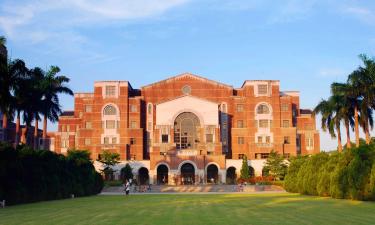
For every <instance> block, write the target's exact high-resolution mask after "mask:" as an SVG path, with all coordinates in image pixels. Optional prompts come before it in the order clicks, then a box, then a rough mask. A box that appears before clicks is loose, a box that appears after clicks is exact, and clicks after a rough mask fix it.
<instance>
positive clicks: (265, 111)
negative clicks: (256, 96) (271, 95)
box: [257, 104, 270, 114]
mask: <svg viewBox="0 0 375 225" xmlns="http://www.w3.org/2000/svg"><path fill="white" fill-rule="evenodd" d="M269 113H270V109H269V108H268V106H267V105H266V104H261V105H259V106H258V108H257V114H269Z"/></svg>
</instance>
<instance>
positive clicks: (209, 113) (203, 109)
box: [156, 95, 219, 126]
mask: <svg viewBox="0 0 375 225" xmlns="http://www.w3.org/2000/svg"><path fill="white" fill-rule="evenodd" d="M184 112H191V113H194V114H195V115H196V116H197V117H198V118H199V120H200V124H201V125H202V126H203V125H215V126H217V125H218V124H219V113H218V104H217V103H215V102H211V101H208V100H206V99H202V98H198V97H194V96H190V95H186V96H182V97H178V98H175V99H172V100H169V101H166V102H162V103H160V104H157V105H156V125H171V126H173V124H174V120H175V119H176V117H177V116H178V115H180V114H181V113H184Z"/></svg>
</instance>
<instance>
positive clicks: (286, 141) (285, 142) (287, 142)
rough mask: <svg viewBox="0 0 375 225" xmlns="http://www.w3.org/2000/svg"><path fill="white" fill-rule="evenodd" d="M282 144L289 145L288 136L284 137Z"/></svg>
mask: <svg viewBox="0 0 375 225" xmlns="http://www.w3.org/2000/svg"><path fill="white" fill-rule="evenodd" d="M284 144H290V137H289V136H285V137H284Z"/></svg>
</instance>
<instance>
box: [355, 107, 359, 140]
mask: <svg viewBox="0 0 375 225" xmlns="http://www.w3.org/2000/svg"><path fill="white" fill-rule="evenodd" d="M354 120H355V121H354V127H355V145H356V146H357V147H359V122H358V107H357V106H355V107H354Z"/></svg>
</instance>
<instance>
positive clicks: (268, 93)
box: [51, 73, 320, 184]
mask: <svg viewBox="0 0 375 225" xmlns="http://www.w3.org/2000/svg"><path fill="white" fill-rule="evenodd" d="M51 135H52V136H54V143H53V144H54V150H55V151H56V152H60V153H65V152H66V151H67V150H68V149H71V148H75V149H88V150H90V152H91V157H92V158H93V159H97V158H98V157H99V155H100V153H101V152H102V151H103V150H105V149H107V150H110V151H112V152H117V153H119V154H120V155H121V160H123V161H124V163H125V162H129V163H130V164H131V165H132V167H133V169H134V172H135V174H136V175H137V176H138V179H139V181H140V182H147V181H150V182H151V183H170V184H172V183H198V182H212V181H213V182H226V178H227V179H233V176H234V174H236V173H237V174H239V170H240V167H241V159H242V157H244V156H245V155H246V156H247V158H248V159H249V166H251V168H250V169H251V172H252V173H253V174H257V175H260V174H261V173H262V167H263V162H264V159H265V158H267V157H268V154H269V153H270V151H271V150H275V151H277V152H279V153H280V154H284V155H285V156H287V157H288V156H296V155H299V154H302V155H306V154H314V153H318V152H319V151H320V149H319V146H320V143H319V133H318V131H317V130H316V127H315V118H314V117H312V115H311V110H305V109H300V102H299V92H296V91H280V84H279V81H275V80H251V81H250V80H249V81H245V82H244V83H243V85H242V87H240V88H233V87H232V86H230V85H226V84H222V83H219V82H216V81H212V80H208V79H206V78H203V77H199V76H196V75H193V74H189V73H185V74H181V75H178V76H175V77H172V78H169V79H166V80H163V81H160V82H157V83H153V84H150V85H147V86H144V87H142V88H141V89H134V88H133V87H132V86H131V85H130V83H129V82H128V81H100V82H95V85H94V92H93V93H76V94H75V105H74V111H67V112H64V114H63V115H61V117H60V120H59V125H58V131H57V132H56V133H55V134H51ZM122 165H123V164H122Z"/></svg>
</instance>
